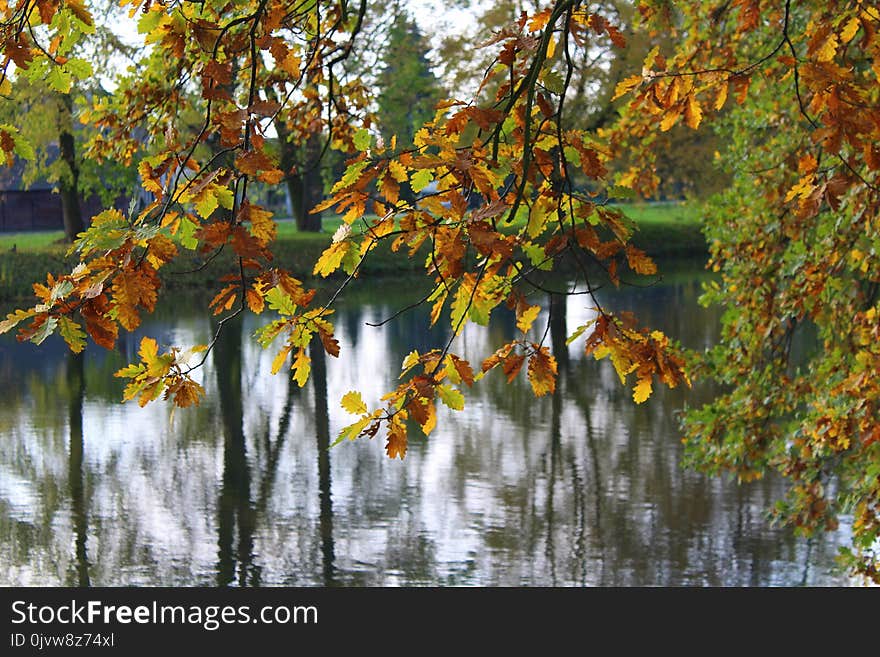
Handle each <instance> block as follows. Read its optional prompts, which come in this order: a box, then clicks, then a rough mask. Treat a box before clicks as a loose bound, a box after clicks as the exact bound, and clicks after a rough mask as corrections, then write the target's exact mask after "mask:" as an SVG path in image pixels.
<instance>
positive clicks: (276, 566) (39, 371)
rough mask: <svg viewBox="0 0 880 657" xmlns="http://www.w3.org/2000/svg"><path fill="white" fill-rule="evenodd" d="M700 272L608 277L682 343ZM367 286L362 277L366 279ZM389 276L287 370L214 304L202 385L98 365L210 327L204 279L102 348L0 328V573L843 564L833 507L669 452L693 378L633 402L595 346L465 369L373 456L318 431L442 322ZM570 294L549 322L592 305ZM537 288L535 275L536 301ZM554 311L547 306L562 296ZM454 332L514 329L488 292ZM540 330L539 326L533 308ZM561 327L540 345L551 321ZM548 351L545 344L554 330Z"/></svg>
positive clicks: (769, 575)
mask: <svg viewBox="0 0 880 657" xmlns="http://www.w3.org/2000/svg"><path fill="white" fill-rule="evenodd" d="M700 278H701V274H700V273H699V272H696V271H695V272H692V273H690V274H687V275H678V276H676V277H673V278H672V280H670V281H669V282H667V283H664V284H661V285H656V286H653V287H648V288H624V289H622V290H620V291H616V292H614V293H613V294H610V295H609V296H608V298H607V301H608V303H609V307H611V308H614V309H618V310H621V309H629V310H634V311H636V312H637V313H638V315H639V317H640V318H641V320H642V321H643V323H645V324H647V325H650V326H653V327H655V328H660V329H662V330H664V331H666V332H667V333H668V334H670V335H672V336H675V337H677V338H678V339H680V340H681V341H682V342H683V343H684V344H685V345H687V346H690V347H695V348H703V347H706V346H708V345H710V344H711V343H712V341H713V340H714V339H715V336H716V335H717V330H718V329H717V327H718V321H719V314H720V313H719V310H718V309H708V310H707V309H703V308H701V307H700V306H699V305H698V304H697V303H696V299H697V297H698V295H699V293H700V289H701V288H700V285H701V283H700ZM364 287H365V286H364V285H363V284H361V288H364ZM399 287H400V285H399V281H388V282H384V283H373V284H372V285H371V287H369V289H361V290H360V291H358V292H357V293H353V294H351V295H349V296H348V297H347V298H345V299H343V300H342V303H341V304H340V306H339V309H338V311H337V314H336V315H335V321H336V325H337V337H338V338H339V340H340V343H341V346H342V356H343V358H340V359H338V360H337V359H332V358H326V359H324V358H321V357H320V354H318V353H315V352H313V353H312V356H313V359H314V362H313V367H314V371H313V379H312V380H311V381H310V382H309V384H308V385H307V386H306V387H305V388H303V389H300V388H299V387H298V386H297V385H296V384H295V383H292V382H290V381H289V380H288V378H287V377H286V376H285V375H284V374H283V373H282V374H279V375H277V376H272V375H271V373H270V368H271V362H272V358H273V356H274V352H271V351H263V350H262V349H261V348H260V347H259V345H257V344H256V342H255V341H254V340H253V339H252V338H251V336H252V334H253V332H254V330H255V329H256V328H257V326H258V325H259V322H260V321H261V319H260V318H254V317H248V318H245V319H244V321H241V322H238V323H237V324H236V323H233V324H232V325H231V326H230V329H231V330H229V331H227V332H225V333H224V335H223V338H222V339H221V341H220V343H219V344H218V346H217V348H216V350H215V351H214V352H213V353H212V355H211V356H210V357H209V359H208V361H207V363H206V366H205V367H204V368H203V370H201V372H200V377H201V378H200V380H201V382H202V384H203V385H204V386H205V388H206V390H207V399H206V400H205V401H204V402H203V403H202V405H201V406H200V407H198V408H196V409H188V410H178V411H177V412H176V413H174V414H173V417H172V414H171V413H170V407H169V406H168V405H165V404H163V403H161V402H159V403H153V404H151V405H149V406H147V407H146V408H139V407H138V406H137V405H136V404H124V405H123V404H120V403H119V400H120V399H121V397H122V387H123V384H122V382H121V381H120V380H119V379H114V378H113V376H112V374H113V372H114V371H116V369H118V368H119V367H121V366H122V365H124V364H125V363H127V362H129V361H130V360H133V359H134V358H135V352H136V349H137V345H138V343H139V341H140V336H141V335H151V336H154V337H156V338H157V339H158V340H159V341H160V344H164V345H170V344H177V345H189V344H194V343H205V342H208V341H209V339H210V335H211V334H212V330H213V325H212V321H211V319H210V318H209V317H207V316H206V315H205V314H204V313H202V312H200V310H199V307H200V305H204V303H205V301H206V300H204V299H200V298H193V297H180V298H175V299H171V300H169V301H168V302H167V303H165V304H164V305H163V306H162V307H161V308H159V309H158V311H157V313H156V314H155V315H154V316H152V317H151V318H149V319H148V320H147V321H146V322H145V324H144V326H143V327H142V329H141V330H139V331H138V333H137V334H136V335H133V336H127V338H126V339H125V340H124V341H123V342H122V344H121V346H120V352H112V353H110V352H105V351H102V350H100V348H95V347H91V346H90V348H89V349H88V350H87V351H86V353H85V355H84V356H73V355H70V354H68V353H66V352H65V349H64V347H63V344H62V343H60V342H51V343H47V344H44V345H43V346H41V347H39V348H37V347H34V346H32V345H29V344H28V345H19V344H17V343H16V342H15V341H14V340H13V339H10V336H3V337H2V340H0V584H2V585H13V586H17V585H36V586H55V585H111V586H115V585H134V586H152V585H171V586H177V585H240V586H260V585H262V586H270V585H289V586H312V585H341V586H361V585H372V586H396V585H500V586H520V585H527V586H553V585H603V586H632V585H668V586H676V585H751V586H765V585H799V584H807V585H840V584H846V583H847V580H846V578H845V577H843V576H841V575H840V574H839V573H836V572H835V571H834V557H835V555H836V552H837V547H838V546H839V545H843V544H846V542H847V540H848V533H847V529H846V527H845V525H846V523H841V527H842V528H841V529H840V530H838V531H837V532H835V533H832V534H829V535H826V536H822V537H817V538H815V539H813V540H812V541H809V542H808V541H806V540H805V539H799V538H795V537H794V536H793V535H792V534H791V533H790V532H789V531H788V530H786V529H784V528H774V527H771V526H770V524H769V522H768V521H767V519H766V510H767V509H769V508H770V506H771V505H772V504H773V502H774V501H775V500H776V499H778V498H779V497H780V496H781V495H782V494H783V489H782V486H781V484H780V482H778V481H776V480H773V479H769V480H764V481H760V482H757V483H753V484H748V485H743V486H738V485H737V484H736V483H734V482H730V481H728V480H726V479H721V478H715V479H712V478H708V477H705V476H703V475H700V474H697V473H694V472H689V471H685V470H683V469H682V468H681V466H680V460H681V456H682V450H681V444H680V436H679V434H678V429H677V423H676V420H675V413H676V411H677V410H679V409H681V408H682V407H683V406H684V405H685V404H691V405H693V404H697V403H700V402H701V400H706V399H708V398H709V395H710V394H711V391H710V390H706V389H694V390H681V389H677V390H671V391H670V390H665V389H659V390H656V391H655V393H654V395H653V397H652V398H651V399H650V400H648V402H646V403H645V404H642V405H640V406H636V405H635V404H634V403H633V402H632V399H631V390H630V389H628V388H623V387H621V385H620V383H619V381H618V380H617V377H616V375H615V374H614V372H613V369H612V368H611V367H610V364H608V363H605V362H595V361H593V360H592V359H586V358H585V357H584V356H583V353H582V343H581V342H578V343H575V344H573V345H571V347H569V348H568V350H567V352H566V353H567V361H568V362H567V364H566V363H563V364H562V366H561V368H560V369H561V373H560V380H559V385H558V388H557V393H556V394H555V395H553V396H552V397H551V396H548V397H545V398H542V399H540V400H535V399H534V398H533V397H532V396H531V393H530V389H529V387H528V383H527V381H526V380H525V375H524V373H522V374H521V376H520V378H519V379H517V380H516V381H515V382H514V384H513V385H510V386H508V385H506V384H505V383H504V381H503V377H502V375H501V373H500V372H497V373H493V374H490V375H489V376H487V377H486V379H484V380H483V381H482V382H481V383H480V384H478V385H477V386H475V387H474V389H473V390H472V391H471V392H470V394H469V395H468V397H467V406H466V408H465V410H464V411H462V412H458V413H454V412H451V411H450V412H444V411H445V410H446V409H445V408H444V409H443V410H439V408H438V414H439V416H440V417H439V426H438V428H437V429H436V430H435V432H434V433H432V434H431V436H430V438H427V439H425V438H423V437H416V438H413V439H411V441H410V449H409V453H408V455H407V457H406V459H405V460H404V461H402V462H401V461H399V460H394V461H392V460H389V459H388V458H387V457H386V456H385V454H384V439H383V438H382V437H381V436H380V437H377V438H376V439H374V440H367V439H359V440H357V441H355V442H346V443H344V444H341V445H338V446H336V447H333V448H332V449H329V450H328V449H327V447H328V445H329V444H330V442H332V440H333V439H334V438H335V436H336V435H337V434H338V432H339V430H340V429H341V428H342V426H344V425H345V424H348V423H349V422H350V421H351V416H349V415H348V414H347V413H346V412H345V411H343V410H342V408H341V407H340V405H339V400H340V398H341V397H342V395H343V394H345V393H346V392H347V391H349V390H352V389H358V390H360V391H361V392H362V393H363V394H364V398H365V399H366V400H367V403H368V404H370V405H371V406H373V405H375V404H376V403H377V402H378V398H379V396H380V395H381V394H382V393H384V392H385V391H387V390H390V389H392V388H393V387H394V385H395V381H396V378H397V375H398V373H399V370H400V364H401V362H402V361H403V358H404V357H405V356H406V354H407V353H408V351H409V350H410V349H411V348H413V347H416V348H418V349H420V350H422V351H424V350H427V349H429V348H432V347H436V346H442V344H443V342H444V339H445V337H446V336H448V328H445V327H439V329H435V330H433V331H430V332H428V331H426V330H425V326H426V321H425V313H424V312H422V311H420V310H416V311H412V312H409V313H406V314H404V315H402V316H401V317H399V318H398V319H397V320H395V321H394V322H391V323H389V324H387V325H386V326H384V327H383V328H374V327H370V326H367V325H366V323H367V322H372V323H376V322H380V321H381V320H383V319H385V318H387V317H389V316H390V315H391V314H393V313H394V312H396V311H397V310H399V309H400V308H401V307H403V306H405V305H406V303H407V301H409V300H410V299H408V298H407V297H406V296H403V295H401V293H400V292H399V290H398V288H399ZM584 299H585V297H572V298H571V299H569V300H568V302H567V304H566V307H565V313H564V317H565V320H566V324H567V326H568V329H569V330H571V329H573V328H574V327H576V326H578V325H580V324H582V323H583V321H584V320H585V319H588V318H590V317H591V311H590V310H589V308H587V307H586V305H587V302H586V301H584ZM537 301H541V302H542V303H545V304H546V303H547V302H548V301H547V300H546V299H545V300H540V299H536V300H535V302H537ZM557 316H563V315H562V314H561V313H560V314H558V315H557ZM497 319H498V321H495V322H493V325H492V326H491V327H490V328H489V329H482V328H479V327H474V328H469V329H468V330H466V331H465V332H464V333H463V335H462V336H460V337H459V338H458V340H457V342H456V344H455V347H454V349H455V350H456V351H457V353H459V354H461V355H463V356H464V357H466V358H469V359H471V361H472V362H477V363H478V362H479V360H480V358H482V357H483V356H484V355H486V354H487V353H488V352H489V351H490V345H491V344H499V343H500V341H501V340H502V339H505V338H506V336H512V335H513V334H514V332H515V327H514V324H513V320H512V318H511V317H509V316H505V315H504V314H501V315H499V317H498V318H497ZM537 330H539V331H541V332H543V327H537ZM557 349H558V345H557ZM559 355H560V358H561V359H563V360H564V355H563V354H562V353H561V352H560V354H559Z"/></svg>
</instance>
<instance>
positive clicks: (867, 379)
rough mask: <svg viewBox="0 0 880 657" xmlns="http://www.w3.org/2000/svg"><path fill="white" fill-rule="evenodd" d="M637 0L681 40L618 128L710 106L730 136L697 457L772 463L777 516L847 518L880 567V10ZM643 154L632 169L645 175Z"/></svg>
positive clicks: (804, 527)
mask: <svg viewBox="0 0 880 657" xmlns="http://www.w3.org/2000/svg"><path fill="white" fill-rule="evenodd" d="M641 9H642V11H643V15H644V17H645V20H646V22H647V24H649V25H652V26H654V27H655V29H665V30H668V31H669V32H670V33H671V34H674V35H676V36H678V37H679V38H680V47H679V48H678V49H677V50H676V51H675V52H672V53H667V54H666V56H663V54H661V53H659V52H654V53H652V54H651V56H650V57H649V59H648V61H647V62H646V64H645V69H644V71H643V73H642V74H641V75H637V76H633V77H632V78H629V79H628V80H626V81H624V82H623V83H622V84H621V85H620V87H619V93H620V94H631V95H632V103H631V105H630V111H629V112H628V113H627V115H626V116H625V117H624V118H623V119H622V121H621V124H620V126H618V128H617V132H615V133H614V134H613V135H612V136H611V138H610V139H611V141H612V142H614V143H615V144H616V145H618V146H620V147H623V148H627V149H631V148H633V147H635V146H636V145H637V143H638V142H639V141H650V137H649V135H650V134H652V133H655V132H656V130H657V129H658V127H659V129H660V130H661V131H662V130H668V129H669V128H671V127H672V126H673V125H674V124H676V123H677V122H681V121H683V122H685V123H686V124H687V125H689V126H690V127H692V128H696V127H698V126H699V125H700V124H701V123H702V122H703V121H706V120H714V121H716V122H717V123H718V125H719V129H720V130H722V131H723V132H724V133H725V135H726V136H727V138H728V141H729V143H730V144H731V148H730V152H729V153H727V154H725V156H724V157H723V159H724V161H725V162H726V163H727V165H728V167H729V168H730V170H731V172H732V173H733V176H734V184H733V186H732V188H731V189H730V190H729V192H727V193H725V194H723V195H722V196H721V197H719V198H718V199H716V202H715V204H714V209H713V212H712V214H711V216H710V217H709V218H708V225H707V236H708V238H709V240H710V244H711V250H712V254H711V256H712V257H711V262H710V265H711V267H712V268H713V269H714V270H715V271H717V272H719V273H720V281H719V282H718V283H716V284H715V285H713V286H710V287H709V288H708V289H707V290H706V294H705V296H704V301H705V302H706V303H718V304H723V305H724V306H726V307H727V308H728V311H727V313H726V314H725V316H724V326H723V337H722V342H721V344H719V345H718V346H717V347H716V348H714V349H712V350H710V351H709V352H708V353H707V354H705V355H703V357H702V359H701V361H702V362H701V364H700V366H699V371H700V373H701V374H702V375H703V376H706V377H710V378H713V379H715V380H717V381H719V382H721V383H723V384H725V385H726V386H729V390H730V391H729V392H728V393H726V394H724V395H722V396H721V397H719V398H718V399H716V400H715V401H714V402H712V403H711V404H708V405H706V406H704V407H703V408H699V409H693V410H691V411H690V412H689V413H688V414H687V416H686V418H685V422H684V430H685V436H686V438H685V439H686V444H687V448H688V456H689V460H690V462H691V463H693V464H695V465H697V466H700V467H703V468H705V469H707V470H709V471H711V472H717V471H720V470H728V471H731V472H733V473H735V474H736V476H737V477H738V478H739V479H740V480H745V481H747V480H750V479H754V478H757V477H761V476H763V475H764V474H765V473H766V472H767V471H768V470H770V469H775V470H776V471H778V472H779V473H781V474H782V476H783V477H784V478H785V479H786V480H787V481H788V482H789V484H790V486H789V495H788V496H787V498H786V499H785V500H784V501H781V502H780V503H779V505H778V506H777V508H776V510H775V511H776V514H777V516H778V517H779V518H780V519H782V520H784V521H786V522H789V523H791V524H793V525H794V526H795V527H796V528H797V529H799V530H800V531H802V532H804V533H806V534H810V533H812V532H813V531H815V530H818V529H832V528H834V527H836V526H837V525H838V522H839V518H840V516H841V514H846V515H849V516H851V518H852V531H853V543H854V551H853V552H852V553H850V554H849V563H850V565H852V566H853V567H854V568H855V570H856V571H857V572H861V573H863V574H864V575H866V576H868V577H870V578H872V579H874V580H875V581H880V551H878V541H880V443H878V439H880V377H878V376H877V373H878V372H880V359H878V354H880V352H878V347H877V344H878V343H877V336H878V335H880V312H878V311H880V295H878V290H880V221H878V209H880V150H878V144H880V37H878V32H880V11H878V8H877V6H876V3H871V2H862V1H860V0H857V1H848V2H835V1H831V2H825V1H823V2H798V3H793V2H790V1H787V2H779V3H767V2H759V1H758V0H737V1H735V2H730V3H726V4H724V5H721V6H719V7H718V8H717V9H715V10H714V11H713V12H712V13H711V14H710V15H707V14H706V11H705V9H704V8H703V7H702V6H700V5H693V6H688V7H684V6H683V7H681V8H679V9H678V10H677V11H676V12H674V13H673V12H672V11H671V10H670V8H669V6H668V4H667V3H661V2H646V3H643V5H642V7H641ZM728 96H730V97H731V99H732V100H729V99H728ZM733 101H735V102H733ZM646 161H647V162H649V161H650V160H649V156H648V154H647V153H646V160H643V161H642V162H641V164H640V165H639V166H637V167H635V168H634V169H633V170H631V171H630V172H628V174H627V176H626V180H625V181H624V182H625V183H627V184H630V185H633V186H636V187H640V188H643V189H650V188H651V186H652V185H653V184H654V183H655V181H654V180H653V179H652V177H651V175H650V174H646V173H645V171H650V166H647V165H646ZM793 352H798V353H796V354H794V355H793Z"/></svg>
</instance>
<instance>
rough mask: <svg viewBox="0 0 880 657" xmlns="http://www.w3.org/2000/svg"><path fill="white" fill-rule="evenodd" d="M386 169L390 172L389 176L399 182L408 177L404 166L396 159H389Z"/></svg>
mask: <svg viewBox="0 0 880 657" xmlns="http://www.w3.org/2000/svg"><path fill="white" fill-rule="evenodd" d="M388 171H389V172H390V173H391V177H392V178H394V180H396V181H397V182H399V183H402V182H406V181H407V180H408V179H409V176H407V175H406V168H405V167H404V166H403V165H402V164H401V163H400V162H398V161H397V160H391V161H390V162H389V163H388Z"/></svg>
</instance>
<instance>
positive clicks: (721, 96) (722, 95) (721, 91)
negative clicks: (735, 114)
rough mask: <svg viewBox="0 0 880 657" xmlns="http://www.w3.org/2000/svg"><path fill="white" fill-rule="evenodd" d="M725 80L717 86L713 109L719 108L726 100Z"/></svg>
mask: <svg viewBox="0 0 880 657" xmlns="http://www.w3.org/2000/svg"><path fill="white" fill-rule="evenodd" d="M727 87H728V84H727V82H722V83H721V85H720V86H719V87H718V95H717V96H715V110H716V111H717V110H720V109H721V108H722V107H724V103H726V102H727Z"/></svg>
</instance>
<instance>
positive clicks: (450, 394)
mask: <svg viewBox="0 0 880 657" xmlns="http://www.w3.org/2000/svg"><path fill="white" fill-rule="evenodd" d="M437 395H438V396H439V397H440V401H442V402H443V403H444V404H446V405H447V406H448V407H449V408H451V409H452V410H454V411H460V410H461V409H463V408H464V395H463V394H461V392H460V391H459V390H456V389H455V388H453V387H452V386H447V385H439V386H437Z"/></svg>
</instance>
